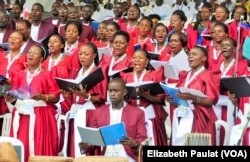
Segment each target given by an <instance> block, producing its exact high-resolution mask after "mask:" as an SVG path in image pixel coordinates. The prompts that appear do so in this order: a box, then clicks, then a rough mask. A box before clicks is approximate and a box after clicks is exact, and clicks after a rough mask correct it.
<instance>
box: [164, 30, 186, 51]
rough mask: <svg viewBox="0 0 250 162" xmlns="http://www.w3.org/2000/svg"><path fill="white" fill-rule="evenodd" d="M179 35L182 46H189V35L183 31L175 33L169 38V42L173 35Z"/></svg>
mask: <svg viewBox="0 0 250 162" xmlns="http://www.w3.org/2000/svg"><path fill="white" fill-rule="evenodd" d="M175 34H176V35H178V36H179V39H180V41H181V44H182V47H186V46H187V43H188V42H187V35H186V34H184V33H183V32H181V31H173V32H172V33H171V34H170V35H169V37H168V42H170V38H171V37H172V35H175Z"/></svg>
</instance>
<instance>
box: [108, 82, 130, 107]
mask: <svg viewBox="0 0 250 162" xmlns="http://www.w3.org/2000/svg"><path fill="white" fill-rule="evenodd" d="M108 92H109V98H110V101H111V103H112V104H117V103H119V102H122V101H123V99H124V96H125V95H126V92H127V91H126V89H125V88H124V87H123V86H122V84H121V83H120V82H118V81H111V82H110V83H109V86H108Z"/></svg>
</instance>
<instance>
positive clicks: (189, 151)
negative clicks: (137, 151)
mask: <svg viewBox="0 0 250 162" xmlns="http://www.w3.org/2000/svg"><path fill="white" fill-rule="evenodd" d="M249 156H250V147H249V146H144V147H143V162H152V161H157V162H163V161H164V162H166V160H171V162H175V161H182V162H183V160H189V159H190V160H194V159H198V160H203V159H204V160H205V159H206V160H215V159H216V160H223V161H225V160H227V161H228V160H237V162H241V161H247V160H248V161H249V160H250V157H249Z"/></svg>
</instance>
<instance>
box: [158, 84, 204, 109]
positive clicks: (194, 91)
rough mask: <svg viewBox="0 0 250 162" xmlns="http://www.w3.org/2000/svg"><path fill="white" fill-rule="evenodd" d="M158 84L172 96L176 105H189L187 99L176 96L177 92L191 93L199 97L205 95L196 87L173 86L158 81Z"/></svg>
mask: <svg viewBox="0 0 250 162" xmlns="http://www.w3.org/2000/svg"><path fill="white" fill-rule="evenodd" d="M160 85H161V87H162V88H163V89H164V92H165V93H166V94H167V95H169V96H171V97H172V98H173V103H175V104H177V105H182V106H185V107H188V106H189V105H188V102H187V100H182V99H180V98H179V97H177V95H176V94H177V93H190V94H192V95H195V96H199V97H207V96H206V95H205V94H204V93H202V92H201V91H199V90H197V89H193V88H186V87H176V88H175V87H170V86H168V85H167V84H163V83H160Z"/></svg>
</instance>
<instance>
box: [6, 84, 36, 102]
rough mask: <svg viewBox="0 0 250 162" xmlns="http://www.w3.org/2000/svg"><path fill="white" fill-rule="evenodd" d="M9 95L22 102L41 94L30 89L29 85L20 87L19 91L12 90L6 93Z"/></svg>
mask: <svg viewBox="0 0 250 162" xmlns="http://www.w3.org/2000/svg"><path fill="white" fill-rule="evenodd" d="M6 93H7V94H8V95H12V96H15V97H16V98H18V99H20V100H26V99H30V98H31V97H32V96H34V95H37V94H39V92H37V90H35V89H33V88H31V87H29V86H28V85H25V86H22V87H19V88H17V89H12V90H9V91H7V92H6Z"/></svg>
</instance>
